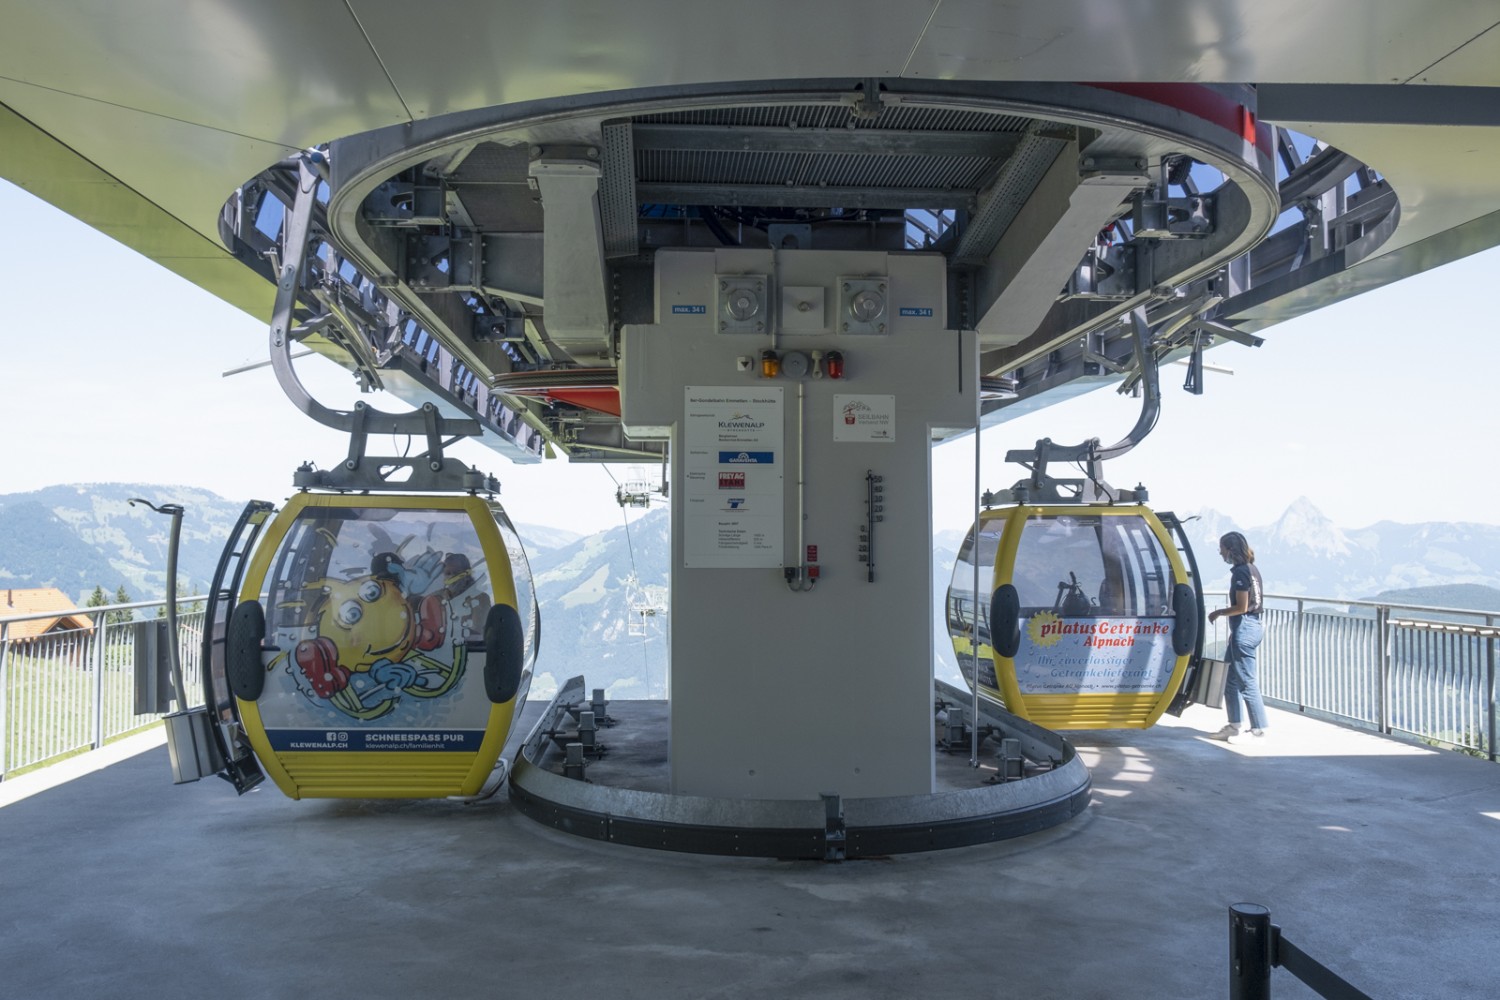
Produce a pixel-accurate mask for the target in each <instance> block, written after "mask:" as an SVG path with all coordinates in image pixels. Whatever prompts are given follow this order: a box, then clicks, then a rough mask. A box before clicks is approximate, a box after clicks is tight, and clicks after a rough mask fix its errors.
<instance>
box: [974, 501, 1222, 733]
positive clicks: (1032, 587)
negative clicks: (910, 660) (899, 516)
mask: <svg viewBox="0 0 1500 1000" xmlns="http://www.w3.org/2000/svg"><path fill="white" fill-rule="evenodd" d="M1164 518H1165V520H1164ZM1168 524H1170V525H1171V528H1170V529H1169V528H1168ZM1174 536H1175V537H1174ZM1186 544H1187V543H1186V540H1185V539H1184V538H1183V537H1182V532H1181V529H1180V525H1178V524H1177V521H1176V518H1174V517H1172V515H1170V514H1168V515H1164V517H1159V516H1158V515H1157V514H1155V513H1154V512H1153V511H1151V510H1150V509H1149V508H1147V507H1146V506H1144V505H1142V504H1135V503H1130V504H1119V505H1104V504H1079V505H1060V506H1050V505H1049V506H1037V505H1030V504H1014V505H1010V506H1005V507H1000V508H997V509H993V510H986V511H984V512H983V513H982V514H981V516H980V518H979V521H978V523H977V524H976V525H975V526H974V528H973V529H972V530H971V531H970V532H969V535H968V538H967V539H965V541H964V546H963V549H962V550H961V551H960V553H959V557H958V560H957V565H956V567H955V569H954V571H953V581H952V585H951V586H950V587H949V589H948V599H947V624H948V631H949V635H950V637H951V638H952V640H953V648H954V652H955V653H956V654H957V658H958V662H959V666H960V669H961V670H962V671H963V674H964V678H965V680H966V681H967V682H968V683H969V686H970V687H971V688H972V687H975V686H976V685H977V688H978V691H979V693H980V694H981V695H982V696H985V697H988V698H990V699H991V700H994V701H997V702H999V703H1001V704H1003V705H1004V706H1005V707H1006V708H1007V709H1008V710H1009V711H1011V712H1013V713H1015V714H1016V715H1019V716H1022V717H1023V718H1026V719H1030V720H1031V721H1033V722H1036V723H1038V724H1040V725H1042V726H1046V727H1047V728H1049V729H1116V728H1137V729H1144V728H1146V727H1149V726H1151V725H1153V724H1155V723H1156V721H1157V720H1158V719H1159V718H1160V717H1161V714H1162V713H1163V712H1164V711H1167V710H1168V709H1169V707H1172V706H1173V704H1174V701H1176V702H1178V706H1179V707H1178V709H1177V710H1178V711H1180V705H1181V704H1183V702H1182V701H1181V699H1179V694H1180V692H1181V691H1182V690H1183V687H1184V681H1185V679H1186V678H1187V676H1188V671H1189V667H1190V663H1191V662H1192V661H1193V660H1194V658H1195V655H1196V653H1197V651H1198V642H1199V629H1198V628H1197V619H1198V617H1199V615H1200V614H1201V603H1200V602H1201V598H1200V596H1199V594H1198V591H1197V587H1196V584H1195V582H1194V581H1195V577H1196V574H1195V573H1194V572H1192V570H1191V569H1190V563H1191V553H1190V552H1189V551H1187V550H1186ZM976 570H977V575H978V578H979V587H980V590H979V596H978V599H977V600H976V597H975V589H974V580H975V575H976Z"/></svg>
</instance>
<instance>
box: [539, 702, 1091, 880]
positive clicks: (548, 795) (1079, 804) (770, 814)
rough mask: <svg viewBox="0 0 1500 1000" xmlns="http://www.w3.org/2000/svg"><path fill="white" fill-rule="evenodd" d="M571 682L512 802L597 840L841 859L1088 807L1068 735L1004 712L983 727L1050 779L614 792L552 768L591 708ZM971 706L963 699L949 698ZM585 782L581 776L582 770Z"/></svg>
mask: <svg viewBox="0 0 1500 1000" xmlns="http://www.w3.org/2000/svg"><path fill="white" fill-rule="evenodd" d="M583 691H584V688H583V678H582V677H575V678H573V679H572V680H570V681H569V682H568V683H567V684H565V685H564V686H563V687H562V689H561V690H560V691H559V692H558V694H557V696H556V698H554V699H553V701H552V703H551V704H550V705H549V706H548V708H547V709H546V711H544V712H543V714H542V717H541V719H540V720H539V721H538V722H537V725H536V726H535V728H533V729H532V731H531V733H530V734H529V735H528V736H527V737H526V740H525V742H524V743H522V745H521V748H520V750H519V751H518V752H517V754H516V757H515V762H514V765H513V766H512V768H511V772H510V795H511V801H512V802H513V803H515V805H516V807H517V808H518V809H519V810H520V811H521V812H522V813H524V814H525V815H527V816H529V817H531V818H532V819H534V820H536V821H537V822H539V823H543V824H545V825H547V826H551V827H553V828H555V829H558V830H562V831H564V832H567V833H571V834H575V835H577V836H581V837H587V838H589V839H591V840H602V841H608V842H610V843H615V844H623V845H626V846H631V847H651V848H656V849H658V850H666V851H681V852H685V853H692V854H720V855H737V856H741V857H771V858H815V859H820V860H827V861H838V860H844V859H846V858H850V859H853V858H873V857H882V856H886V855H891V854H912V853H919V852H923V851H936V850H945V849H948V848H954V847H965V846H969V845H973V844H985V843H992V842H995V841H1000V840H1007V839H1010V838H1014V837H1021V836H1025V835H1026V834H1030V833H1037V832H1039V831H1042V830H1046V829H1049V828H1050V827H1053V826H1056V825H1058V824H1060V823H1064V822H1066V821H1067V820H1069V819H1072V818H1073V817H1074V816H1076V815H1078V814H1079V813H1080V812H1082V811H1083V809H1084V808H1085V807H1086V806H1087V805H1088V801H1089V794H1090V788H1091V781H1090V778H1089V772H1088V768H1087V767H1085V766H1084V764H1083V761H1082V760H1081V759H1080V758H1079V757H1078V755H1077V753H1076V752H1075V751H1074V749H1073V747H1072V745H1071V744H1069V743H1068V742H1067V741H1066V740H1064V739H1063V738H1062V737H1060V736H1058V735H1057V734H1056V733H1051V732H1048V731H1046V730H1045V729H1042V728H1041V727H1039V726H1035V725H1032V724H1030V723H1028V722H1026V721H1025V720H1023V719H1018V718H1016V717H1015V716H1013V715H1011V714H1010V713H1007V712H1004V711H1003V710H999V709H995V708H993V707H989V706H985V707H983V708H981V713H980V718H981V721H982V722H983V723H984V724H985V725H986V726H987V727H988V728H990V729H991V730H992V731H994V732H996V733H997V734H1001V735H1003V736H1005V737H1007V738H1010V739H1014V740H1016V741H1017V744H1018V745H1019V746H1020V747H1021V753H1023V754H1024V755H1025V756H1026V757H1027V758H1029V759H1030V760H1032V761H1041V762H1044V763H1045V764H1046V765H1047V766H1048V769H1047V770H1044V771H1042V772H1040V773H1037V774H1033V775H1031V776H1029V777H1025V778H1020V779H1018V780H1012V781H1006V782H1004V783H999V784H986V785H981V786H978V787H975V788H969V789H962V790H957V791H948V792H936V793H933V794H930V795H908V796H891V797H885V798H868V799H840V798H839V797H837V796H826V795H825V796H824V797H823V798H822V799H821V800H812V799H797V800H790V799H729V798H712V797H707V796H698V795H674V794H669V793H665V792H654V791H644V790H640V789H633V788H620V787H612V786H610V785H608V784H604V783H602V782H596V781H584V780H579V778H575V777H568V776H566V775H565V774H560V773H557V772H556V771H554V770H552V769H550V768H549V767H548V766H544V764H543V758H544V756H545V755H546V754H547V752H548V748H549V746H551V744H552V743H553V742H554V741H555V739H556V734H557V733H558V732H559V731H562V730H565V729H567V727H568V725H569V724H570V723H569V721H568V720H569V715H570V714H571V715H572V716H573V717H574V718H576V717H577V716H578V715H579V714H580V709H586V708H587V707H588V705H589V703H588V702H586V701H584V700H583V699H584V694H583ZM944 693H945V694H946V695H948V696H949V697H950V698H952V699H954V700H956V701H961V700H963V699H964V698H965V695H964V694H963V693H962V692H958V691H957V690H955V689H950V690H948V691H946V692H944ZM579 776H580V777H581V771H580V772H579Z"/></svg>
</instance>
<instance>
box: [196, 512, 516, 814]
mask: <svg viewBox="0 0 1500 1000" xmlns="http://www.w3.org/2000/svg"><path fill="white" fill-rule="evenodd" d="M536 631H537V610H536V603H535V598H534V594H533V592H532V589H531V581H530V573H529V570H528V569H527V567H526V562H525V556H524V554H523V553H522V551H521V547H520V544H519V542H518V540H517V539H516V537H515V533H514V531H513V529H512V528H511V525H510V523H509V520H508V519H507V518H506V517H505V515H504V512H503V511H501V510H500V509H499V508H498V507H497V506H493V505H492V504H490V503H487V502H486V501H485V500H483V499H481V498H479V497H477V496H452V497H443V496H418V497H413V496H399V495H388V496H369V495H364V496H358V495H354V496H351V495H344V494H319V493H299V494H297V495H296V496H294V497H293V498H292V500H291V501H290V502H289V503H288V505H287V507H286V508H285V509H284V510H283V511H281V512H280V514H279V515H278V516H277V518H276V520H275V521H274V522H272V524H271V525H270V526H269V527H268V529H267V530H266V532H265V537H264V538H262V539H261V540H260V543H259V545H258V546H257V550H256V554H255V556H254V558H253V559H252V560H251V562H250V564H249V567H248V571H247V572H246V574H245V580H244V584H243V586H242V588H241V594H240V601H239V603H238V606H237V607H236V609H235V612H234V618H233V620H232V621H231V623H230V629H229V632H230V643H229V646H230V649H229V655H228V666H227V671H226V673H227V680H228V685H229V688H230V689H231V691H232V692H233V695H234V700H235V707H236V709H237V716H238V718H239V720H240V722H241V724H242V726H243V728H244V733H245V736H246V737H247V739H248V741H249V744H250V746H251V747H252V748H253V750H254V752H255V755H256V757H257V758H259V760H260V761H261V763H262V764H263V765H264V767H265V770H266V773H267V774H269V775H270V776H271V778H272V779H273V780H274V781H275V782H276V784H277V785H278V787H280V788H281V789H282V790H283V791H284V792H286V793H287V794H288V795H290V796H292V797H293V798H302V797H307V796H334V797H339V796H361V797H364V796H368V797H395V798H404V797H436V796H447V795H472V794H475V793H476V792H477V791H478V789H479V788H480V786H481V785H482V784H483V783H484V781H485V779H486V778H487V777H488V776H489V775H490V773H491V771H492V770H493V768H494V766H495V763H496V760H497V758H498V757H499V754H500V751H501V749H502V747H503V745H504V742H505V739H506V737H507V735H508V734H509V732H510V729H511V726H512V724H513V722H514V720H515V717H516V715H517V714H518V712H519V710H520V707H521V705H522V704H523V703H524V701H525V697H526V689H527V687H528V686H529V684H530V678H531V664H532V660H533V658H534V655H535V646H536ZM257 640H258V641H257Z"/></svg>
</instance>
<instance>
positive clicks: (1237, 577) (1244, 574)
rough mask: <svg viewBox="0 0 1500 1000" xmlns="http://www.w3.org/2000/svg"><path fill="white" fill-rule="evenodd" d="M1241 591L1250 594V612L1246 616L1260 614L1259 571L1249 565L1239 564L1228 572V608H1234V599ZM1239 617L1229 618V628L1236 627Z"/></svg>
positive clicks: (1236, 599)
mask: <svg viewBox="0 0 1500 1000" xmlns="http://www.w3.org/2000/svg"><path fill="white" fill-rule="evenodd" d="M1242 590H1244V591H1248V592H1249V594H1250V603H1249V608H1250V610H1249V612H1248V614H1252V615H1257V616H1258V615H1259V614H1260V597H1261V587H1260V570H1258V569H1256V568H1255V566H1254V565H1253V564H1251V563H1240V564H1239V565H1238V566H1236V567H1234V568H1233V569H1231V570H1230V571H1229V606H1230V607H1234V605H1235V604H1236V603H1237V601H1238V598H1237V597H1236V595H1237V594H1238V593H1239V592H1240V591H1242ZM1239 617H1240V616H1239V615H1233V616H1231V617H1230V619H1229V624H1230V625H1231V626H1233V625H1238V624H1239Z"/></svg>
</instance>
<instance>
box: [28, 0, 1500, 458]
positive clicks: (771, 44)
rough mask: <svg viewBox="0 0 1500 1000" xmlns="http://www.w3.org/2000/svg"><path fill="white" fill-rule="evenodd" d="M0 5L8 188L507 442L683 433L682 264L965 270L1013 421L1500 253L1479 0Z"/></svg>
mask: <svg viewBox="0 0 1500 1000" xmlns="http://www.w3.org/2000/svg"><path fill="white" fill-rule="evenodd" d="M3 11H4V17H5V23H6V24H7V31H6V32H5V34H4V37H3V38H0V65H4V66H5V71H4V76H3V77H0V175H3V176H4V177H6V178H8V179H10V180H12V181H14V182H15V183H17V184H19V185H20V186H22V187H24V188H26V189H27V190H30V191H32V192H33V193H35V194H37V195H39V196H41V197H43V198H45V199H46V200H48V201H51V202H52V203H54V204H56V205H58V206H59V207H61V208H63V209H64V210H66V211H68V212H70V213H72V214H74V215H76V216H78V217H79V218H81V219H82V220H84V221H85V222H87V223H89V224H90V225H93V226H95V227H96V228H98V229H100V230H101V231H103V232H105V233H107V234H109V235H111V236H113V237H115V238H116V239H119V240H121V241H122V242H124V243H126V244H127V245H129V246H131V247H133V248H135V249H137V250H139V251H140V252H141V253H143V254H145V255H147V256H149V257H151V258H152V259H154V260H157V261H159V262H160V263H162V264H163V265H164V266H166V267H168V268H171V269H172V270H175V271H177V272H178V273H180V274H182V275H184V276H185V277H187V278H188V279H189V280H192V281H194V282H195V283H197V284H199V285H201V286H202V287H204V288H206V289H208V290H209V291H212V292H214V293H215V294H218V295H220V296H221V297H223V298H225V299H227V300H229V301H230V302H233V303H235V304H237V305H239V306H241V307H243V308H245V309H247V310H249V311H250V312H252V313H254V314H256V315H259V316H262V317H269V316H270V313H271V302H272V298H273V295H274V278H275V276H276V275H277V274H278V267H280V266H283V265H284V263H285V260H286V258H287V257H288V255H292V254H302V255H303V260H304V266H303V268H302V269H301V273H302V275H303V279H302V280H303V287H302V288H300V289H299V292H298V308H297V317H296V319H297V323H298V326H297V335H298V336H299V337H300V338H301V339H303V341H304V343H305V344H306V345H307V346H310V347H312V348H313V349H315V350H318V351H319V352H321V353H323V354H325V355H327V356H329V357H332V358H334V359H335V360H337V361H338V362H340V363H341V364H343V365H345V366H346V367H348V368H350V369H351V370H353V371H355V372H356V373H357V374H358V375H359V377H360V379H361V380H362V382H363V383H364V384H365V385H367V386H368V387H370V388H384V389H387V390H389V391H392V392H394V393H396V394H398V395H400V396H402V397H404V398H406V399H408V400H409V401H411V402H414V403H421V402H431V403H434V404H435V405H437V406H438V407H439V408H440V409H441V410H443V411H444V412H445V413H446V414H448V415H451V416H455V417H459V418H463V419H477V420H478V421H479V423H480V425H481V426H482V428H483V430H484V432H485V433H484V438H483V439H484V440H485V442H486V443H488V444H490V445H491V446H492V447H494V448H496V449H497V450H498V451H500V452H502V453H504V454H507V455H509V456H510V457H512V458H513V459H516V460H520V461H528V460H537V459H539V458H540V457H541V456H542V454H543V453H544V452H545V451H546V450H547V448H548V447H549V446H551V447H553V448H554V449H555V450H560V451H562V452H566V453H568V454H569V455H570V456H571V457H573V458H575V459H582V460H599V461H610V460H626V461H640V460H642V459H643V458H650V457H654V456H658V455H659V454H660V448H661V447H662V445H661V444H660V443H657V442H633V441H631V440H630V439H629V438H628V437H627V436H626V435H625V434H624V432H623V430H622V428H621V425H620V421H619V399H618V390H619V376H618V366H619V362H620V350H619V345H620V330H621V328H622V327H623V326H626V325H629V324H632V323H644V322H650V318H651V310H652V309H653V285H652V280H653V279H652V261H653V257H654V254H655V253H656V252H657V251H659V250H662V249H668V248H681V247H703V248H714V247H741V248H767V247H771V248H776V249H778V250H788V251H790V250H808V249H811V250H887V251H904V250H911V251H918V252H926V253H932V254H940V255H942V256H943V257H944V258H945V261H946V264H947V268H948V287H947V289H946V303H945V314H946V315H945V320H946V324H947V326H948V327H949V328H951V329H959V328H962V329H973V330H977V331H978V334H979V341H980V346H981V352H982V370H981V372H980V376H981V379H982V381H981V386H982V389H983V390H984V393H985V397H986V401H985V403H984V411H985V418H986V419H987V420H989V421H995V420H1000V419H1004V418H1006V417H1008V416H1010V415H1013V414H1015V413H1017V412H1021V411H1022V410H1024V409H1027V408H1033V407H1036V406H1039V405H1046V404H1047V403H1049V402H1052V401H1055V400H1057V399H1058V398H1061V396H1063V395H1066V394H1069V393H1074V392H1078V391H1082V390H1083V389H1085V388H1089V387H1092V386H1094V385H1097V384H1099V383H1100V382H1102V381H1121V380H1124V381H1125V382H1126V383H1127V384H1128V383H1129V382H1131V381H1132V380H1134V379H1136V378H1138V377H1139V375H1140V361H1139V360H1138V359H1137V358H1136V357H1135V355H1134V352H1133V351H1132V348H1131V337H1130V336H1129V334H1128V324H1127V323H1126V319H1127V317H1129V316H1131V315H1132V314H1135V313H1138V312H1140V311H1141V310H1144V315H1145V316H1146V317H1147V320H1148V322H1149V325H1150V328H1151V344H1150V350H1151V354H1152V360H1154V361H1157V362H1159V361H1161V360H1163V359H1166V358H1171V357H1186V358H1189V359H1191V360H1193V361H1194V362H1195V363H1196V362H1201V357H1202V351H1203V350H1204V349H1205V348H1208V347H1211V346H1212V345H1213V344H1214V343H1218V342H1222V341H1225V340H1232V341H1239V342H1254V338H1255V334H1256V333H1257V332H1258V331H1260V330H1263V329H1264V328H1265V327H1267V326H1270V325H1272V324H1274V323H1276V322H1279V321H1281V320H1283V319H1286V318H1289V317H1292V316H1296V315H1300V314H1302V313H1305V312H1308V311H1310V310H1314V309H1317V308H1319V307H1321V306H1323V305H1326V304H1328V303H1329V302H1332V301H1335V300H1337V299H1339V298H1342V297H1345V296H1348V295H1351V294H1356V293H1358V292H1361V291H1365V290H1368V289H1370V288H1373V287H1377V286H1379V285H1382V284H1385V283H1388V282H1391V281H1394V280H1397V279H1399V278H1401V277H1404V276H1407V275H1409V274H1413V273H1416V272H1418V271H1421V270H1424V269H1426V268H1430V267H1433V266H1437V265H1440V264H1442V263H1445V262H1447V261H1450V260H1454V259H1457V258H1459V257H1461V256H1464V255H1466V254H1469V253H1473V252H1475V251H1477V250H1480V249H1484V248H1486V247H1489V246H1493V245H1495V244H1497V243H1500V173H1497V172H1496V171H1495V170H1494V164H1495V163H1496V162H1500V27H1497V26H1500V9H1497V8H1495V6H1494V5H1493V4H1472V3H1459V2H1435V3H1430V4H1425V5H1421V6H1414V5H1411V4H1408V3H1405V2H1401V0H1381V2H1375V3H1369V2H1354V0H1346V2H1335V3H1323V4H1317V5H1308V4H1305V3H1298V2H1290V0H1274V2H1256V3H1250V2H1230V0H1221V2H1211V3H1203V4H1196V5H1193V6H1192V7H1191V8H1190V9H1183V10H1181V11H1178V10H1163V11H1157V12H1153V13H1152V14H1150V15H1149V16H1142V15H1141V14H1140V13H1139V12H1138V11H1132V10H1129V9H1126V8H1122V7H1121V6H1120V5H1119V4H1117V3H1110V2H1087V0H1071V2H1069V0H1064V2H1058V3H1051V4H1047V5H1019V4H994V3H989V2H981V0H930V2H926V3H917V4H906V5H897V6H895V7H892V8H890V9H876V8H871V7H870V6H869V5H868V4H853V3H847V2H837V3H811V4H809V3H806V2H790V0H788V2H780V0H774V2H769V3H764V4H757V5H754V6H748V5H746V6H741V7H726V6H723V5H715V4H702V3H693V2H667V0H661V2H648V3H632V4H628V5H627V4H618V5H602V6H601V5H596V4H591V3H585V2H570V0H560V2H557V3H549V4H543V5H537V4H521V3H510V2H500V3H489V2H486V3H479V2H466V0H455V2H452V3H446V4H443V5H441V6H440V7H437V8H423V9H422V10H421V12H420V15H419V16H414V13H413V8H411V7H410V6H409V5H407V4H398V3H394V2H387V0H348V2H347V3H344V4H340V5H308V4H303V3H296V2H293V0H268V2H264V3H259V4H255V5H249V6H247V5H245V4H243V3H237V2H231V0H202V2H199V3H195V4H193V5H192V6H191V8H190V9H187V10H184V9H182V8H181V7H179V6H178V5H172V4H132V5H129V6H128V7H121V6H120V5H118V4H111V3H107V2H104V0H59V2H56V3H52V4H47V5H32V4H23V3H19V2H15V3H12V2H6V3H4V5H3ZM1082 81H1088V82H1082ZM310 151H311V152H310ZM299 192H302V193H303V196H304V197H305V198H308V199H311V201H312V202H313V204H311V205H310V206H306V207H308V208H309V212H310V217H311V220H312V221H311V224H310V230H309V232H308V233H307V236H306V239H303V240H298V241H296V243H295V245H292V243H291V242H290V241H289V239H288V234H287V232H286V231H285V230H286V227H285V226H283V224H282V223H283V221H284V220H285V219H286V217H287V216H288V215H289V214H290V213H291V212H292V210H293V209H294V208H295V207H296V204H297V200H298V196H299ZM770 306H771V310H772V311H771V312H770V313H769V315H770V316H771V317H773V318H772V320H771V321H772V322H773V323H774V322H776V319H775V317H778V316H779V315H780V312H779V304H777V303H771V304H770ZM724 307H725V308H726V309H727V308H730V306H729V305H725V306H724ZM726 315H731V316H732V314H726ZM159 346H160V348H161V349H163V350H171V349H175V348H177V347H180V346H181V345H174V344H162V345H159Z"/></svg>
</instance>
